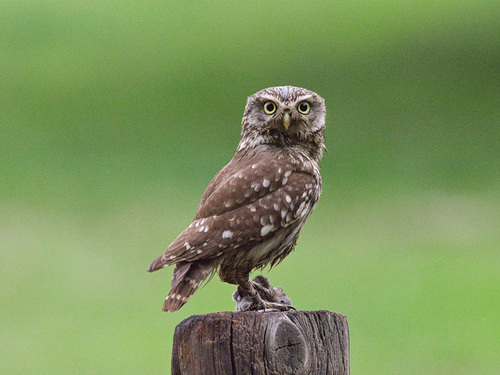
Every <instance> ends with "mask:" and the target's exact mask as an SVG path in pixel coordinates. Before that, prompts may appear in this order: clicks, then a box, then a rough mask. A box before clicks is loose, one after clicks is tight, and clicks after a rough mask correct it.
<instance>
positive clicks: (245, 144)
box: [238, 86, 326, 158]
mask: <svg viewBox="0 0 500 375" xmlns="http://www.w3.org/2000/svg"><path fill="white" fill-rule="evenodd" d="M325 115H326V109H325V103H324V100H323V98H321V97H320V96H319V95H318V94H316V93H315V92H313V91H309V90H306V89H303V88H299V87H293V86H280V87H271V88H268V89H264V90H261V91H259V92H257V93H256V94H254V95H252V96H250V97H249V98H248V100H247V105H246V108H245V113H244V115H243V121H242V131H241V142H240V145H239V146H238V151H241V150H243V149H245V148H253V147H255V146H257V145H259V144H269V145H276V146H278V147H291V146H297V147H303V148H304V149H305V150H306V151H307V152H308V153H311V154H315V153H318V155H317V156H315V155H312V156H315V158H320V157H321V150H322V149H323V148H324V144H323V139H324V130H325Z"/></svg>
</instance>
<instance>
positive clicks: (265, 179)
mask: <svg viewBox="0 0 500 375" xmlns="http://www.w3.org/2000/svg"><path fill="white" fill-rule="evenodd" d="M269 185H271V181H269V180H268V179H267V178H264V181H262V186H264V187H265V188H266V187H269Z"/></svg>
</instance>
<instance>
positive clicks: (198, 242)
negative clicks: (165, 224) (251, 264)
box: [150, 156, 321, 271]
mask: <svg viewBox="0 0 500 375" xmlns="http://www.w3.org/2000/svg"><path fill="white" fill-rule="evenodd" d="M320 189H321V184H320V181H319V180H318V177H317V176H315V175H314V173H310V172H309V171H308V170H304V169H303V168H301V169H299V168H298V167H297V165H296V163H293V162H292V161H291V160H288V159H286V158H276V157H274V158H273V157H272V156H267V157H264V158H261V159H259V160H256V159H240V161H238V160H236V161H235V162H234V164H232V162H231V163H229V164H228V165H227V166H226V167H225V168H224V169H223V170H221V172H219V174H218V175H217V176H216V177H215V178H214V180H213V181H212V183H211V184H210V185H209V186H208V187H207V190H206V192H205V194H204V196H203V198H202V200H201V203H200V206H199V208H198V212H197V214H196V217H195V219H194V221H193V222H192V223H191V225H190V226H189V227H188V228H186V230H184V231H183V232H182V233H181V234H180V235H179V237H177V239H176V240H175V241H174V242H173V243H172V244H171V245H170V246H169V247H168V248H167V250H166V251H165V253H164V254H163V255H162V256H160V257H159V258H157V259H156V260H155V261H154V262H153V263H152V264H151V266H150V271H154V270H156V269H159V268H163V267H166V266H168V265H171V264H174V263H178V262H184V261H194V260H201V259H211V258H216V257H218V256H220V255H222V254H223V253H225V252H227V251H230V250H233V249H237V248H239V247H248V246H251V247H253V246H254V245H255V244H258V243H260V242H262V241H264V240H266V238H267V237H269V236H271V235H272V233H273V232H275V231H277V230H278V229H280V228H284V227H287V226H289V225H291V224H293V223H294V222H296V221H297V220H299V219H302V218H304V216H306V215H307V214H309V213H310V211H311V210H312V208H313V206H314V205H315V203H316V202H317V200H318V198H319V194H320Z"/></svg>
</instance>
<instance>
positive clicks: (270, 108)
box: [264, 101, 276, 115]
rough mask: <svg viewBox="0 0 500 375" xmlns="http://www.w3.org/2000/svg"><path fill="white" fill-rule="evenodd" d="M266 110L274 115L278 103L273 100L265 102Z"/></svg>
mask: <svg viewBox="0 0 500 375" xmlns="http://www.w3.org/2000/svg"><path fill="white" fill-rule="evenodd" d="M264 112H266V113H267V114H268V115H272V114H273V113H274V112H276V104H274V103H273V102H271V101H269V102H265V103H264Z"/></svg>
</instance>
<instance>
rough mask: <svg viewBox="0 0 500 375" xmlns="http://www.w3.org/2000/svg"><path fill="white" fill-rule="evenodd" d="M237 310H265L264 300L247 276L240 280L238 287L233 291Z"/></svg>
mask: <svg viewBox="0 0 500 375" xmlns="http://www.w3.org/2000/svg"><path fill="white" fill-rule="evenodd" d="M233 300H234V301H235V302H236V310H237V311H249V310H263V309H265V305H264V301H263V300H262V298H261V296H260V294H259V293H258V292H257V290H256V288H255V287H254V285H253V283H252V282H251V281H250V280H249V279H248V276H247V278H245V279H243V278H242V279H239V280H238V289H236V291H235V292H234V293H233Z"/></svg>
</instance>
